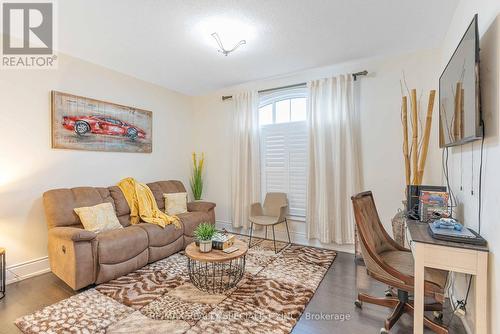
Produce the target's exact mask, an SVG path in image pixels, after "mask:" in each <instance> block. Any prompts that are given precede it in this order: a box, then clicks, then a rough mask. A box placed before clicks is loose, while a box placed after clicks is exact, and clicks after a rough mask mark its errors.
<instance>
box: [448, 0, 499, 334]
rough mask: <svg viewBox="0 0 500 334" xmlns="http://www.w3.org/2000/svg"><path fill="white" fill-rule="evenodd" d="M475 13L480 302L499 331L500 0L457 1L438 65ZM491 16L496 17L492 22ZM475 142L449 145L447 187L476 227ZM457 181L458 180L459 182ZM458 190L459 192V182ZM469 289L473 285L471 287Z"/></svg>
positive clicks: (461, 288)
mask: <svg viewBox="0 0 500 334" xmlns="http://www.w3.org/2000/svg"><path fill="white" fill-rule="evenodd" d="M476 13H477V14H478V15H479V34H480V36H481V42H480V47H481V52H480V61H481V63H480V67H481V69H480V76H481V79H480V80H481V94H482V110H483V119H484V122H485V125H486V139H485V143H484V167H483V192H482V194H483V200H482V224H481V234H482V235H483V236H484V237H485V238H486V239H487V240H488V243H489V247H490V259H489V291H490V298H489V300H488V301H485V302H487V303H488V304H489V309H490V314H489V316H490V328H489V332H490V333H500V320H499V318H498V315H499V313H500V306H499V299H500V291H499V289H500V260H499V257H500V233H499V227H500V222H499V214H500V211H499V207H500V186H499V185H500V173H499V170H500V145H499V132H498V131H499V127H500V124H499V105H500V94H499V91H500V85H499V82H500V72H499V69H500V22H499V21H500V18H499V17H498V14H499V13H500V1H498V0H462V1H460V3H459V4H458V6H457V9H456V11H455V14H454V16H453V19H452V21H451V24H450V27H449V30H448V33H447V34H446V38H445V40H444V43H443V52H442V57H441V69H443V68H444V67H445V66H446V63H447V62H448V60H449V58H450V57H451V55H452V53H453V51H454V50H455V47H456V46H457V45H458V43H459V41H460V38H461V37H462V35H463V33H464V32H465V30H466V29H467V26H468V25H469V23H470V21H471V20H472V18H473V15H474V14H476ZM495 20H496V21H495ZM480 146H481V143H480V142H479V141H478V142H475V143H472V144H467V145H464V146H462V148H460V147H456V148H453V149H451V151H450V162H449V168H450V175H451V186H452V189H453V190H454V192H455V194H456V195H457V200H458V206H459V207H458V210H457V211H458V214H459V218H461V219H463V221H464V222H465V224H466V225H468V226H470V227H472V228H474V229H476V230H477V229H478V195H479V192H478V185H479V163H480ZM461 180H463V181H462V182H461ZM461 184H463V190H462V191H460V185H461ZM471 190H473V192H474V194H471ZM465 289H466V278H465V277H464V276H459V275H457V289H456V297H457V298H459V299H460V298H463V297H464V295H465V293H464V292H465ZM472 291H473V290H472ZM467 309H468V311H469V312H468V313H467V320H468V321H467V324H468V325H469V327H470V328H473V321H472V319H473V315H474V294H473V293H472V294H471V295H470V296H469V303H468V307H467Z"/></svg>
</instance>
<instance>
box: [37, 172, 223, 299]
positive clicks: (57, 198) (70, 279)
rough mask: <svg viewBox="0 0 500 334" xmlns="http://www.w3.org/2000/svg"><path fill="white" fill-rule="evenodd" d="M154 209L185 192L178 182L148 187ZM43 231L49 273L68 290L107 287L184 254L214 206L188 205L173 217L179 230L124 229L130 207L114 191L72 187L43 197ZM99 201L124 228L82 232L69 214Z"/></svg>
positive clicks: (144, 226)
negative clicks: (45, 232)
mask: <svg viewBox="0 0 500 334" xmlns="http://www.w3.org/2000/svg"><path fill="white" fill-rule="evenodd" d="M148 186H149V188H150V189H151V191H152V192H153V194H154V197H155V199H156V202H157V204H158V207H159V208H160V210H164V208H165V202H164V198H163V194H165V193H175V192H185V191H186V189H185V188H184V185H183V184H182V182H180V181H159V182H153V183H149V184H148ZM43 202H44V206H45V214H46V217H47V226H48V230H49V231H48V253H49V260H50V267H51V270H52V272H53V273H54V274H56V275H57V276H58V277H59V278H61V279H62V280H63V281H64V282H66V284H68V285H69V286H70V287H71V288H73V289H74V290H78V289H81V288H84V287H86V286H88V285H90V284H99V283H103V282H107V281H109V280H111V279H114V278H116V277H119V276H122V275H125V274H127V273H130V272H132V271H134V270H136V269H139V268H141V267H143V266H145V265H146V264H148V263H151V262H154V261H158V260H160V259H163V258H165V257H167V256H170V255H172V254H174V253H176V252H178V251H180V250H182V249H184V248H185V247H186V246H187V245H188V244H189V243H190V242H192V241H193V232H194V229H195V228H196V227H197V226H198V224H200V223H202V222H207V221H208V222H211V223H213V224H215V204H214V203H209V202H191V203H188V212H186V213H183V214H179V215H178V217H179V218H180V220H181V222H182V228H180V229H176V228H175V227H174V226H173V225H167V226H166V227H165V228H162V227H160V226H158V225H153V224H148V223H144V222H142V223H140V224H137V225H131V224H130V208H129V206H128V204H127V201H126V200H125V197H124V196H123V193H122V192H121V190H120V188H118V187H116V186H111V187H108V188H97V187H95V188H94V187H78V188H71V189H54V190H49V191H47V192H45V193H44V194H43ZM104 202H110V203H111V204H113V206H114V208H115V211H116V215H117V216H118V220H119V221H120V223H121V224H122V226H123V227H124V228H123V229H117V230H112V231H106V232H102V233H98V234H96V233H94V232H90V231H86V230H85V229H83V226H82V224H81V222H80V220H79V218H78V216H77V215H76V213H75V212H74V211H73V209H75V208H78V207H83V206H93V205H97V204H100V203H104Z"/></svg>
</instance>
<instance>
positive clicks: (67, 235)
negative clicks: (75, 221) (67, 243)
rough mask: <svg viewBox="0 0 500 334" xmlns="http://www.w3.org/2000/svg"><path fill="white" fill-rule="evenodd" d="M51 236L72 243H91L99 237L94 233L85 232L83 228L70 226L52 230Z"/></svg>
mask: <svg viewBox="0 0 500 334" xmlns="http://www.w3.org/2000/svg"><path fill="white" fill-rule="evenodd" d="M49 235H50V236H53V237H55V238H60V239H66V240H72V241H90V240H93V239H94V238H95V237H96V236H97V234H95V233H94V232H91V231H87V230H84V229H83V228H78V227H69V226H59V227H54V228H51V229H50V230H49Z"/></svg>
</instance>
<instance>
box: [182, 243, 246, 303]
mask: <svg viewBox="0 0 500 334" xmlns="http://www.w3.org/2000/svg"><path fill="white" fill-rule="evenodd" d="M233 246H235V247H237V248H238V250H237V251H234V252H232V253H230V254H227V253H224V252H223V251H221V250H217V249H212V251H211V252H208V253H202V252H200V249H199V248H198V246H196V244H195V243H194V242H192V243H191V244H189V245H188V246H187V247H186V256H187V258H188V272H189V278H190V279H191V283H193V285H194V286H196V287H197V288H198V289H200V290H202V291H205V292H210V293H223V292H224V291H227V290H229V289H231V288H233V287H235V286H236V284H238V282H239V281H240V280H241V278H242V277H243V274H244V273H245V257H246V254H247V251H248V246H247V244H246V243H245V242H243V241H241V240H236V241H235V242H234V245H233Z"/></svg>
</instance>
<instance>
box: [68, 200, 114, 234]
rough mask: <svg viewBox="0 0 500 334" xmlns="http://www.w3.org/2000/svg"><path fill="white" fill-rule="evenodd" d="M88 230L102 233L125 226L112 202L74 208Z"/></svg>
mask: <svg viewBox="0 0 500 334" xmlns="http://www.w3.org/2000/svg"><path fill="white" fill-rule="evenodd" d="M74 210H75V212H76V214H77V215H78V217H80V220H81V222H82V224H83V227H84V228H85V229H86V230H87V231H92V232H95V233H100V232H104V231H109V230H115V229H118V228H123V226H122V225H121V224H120V221H119V220H118V217H117V216H116V212H115V209H114V208H113V204H111V203H102V204H98V205H95V206H87V207H83V208H76V209H74Z"/></svg>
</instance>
